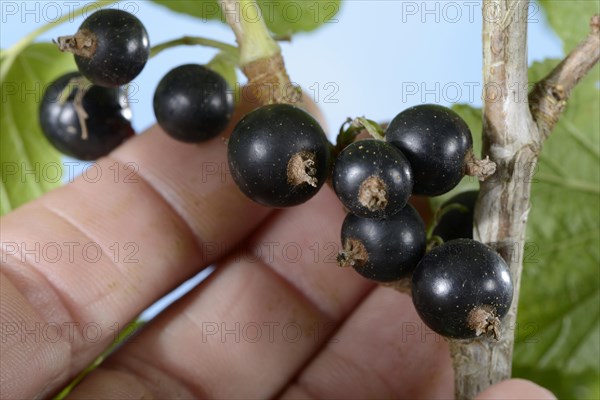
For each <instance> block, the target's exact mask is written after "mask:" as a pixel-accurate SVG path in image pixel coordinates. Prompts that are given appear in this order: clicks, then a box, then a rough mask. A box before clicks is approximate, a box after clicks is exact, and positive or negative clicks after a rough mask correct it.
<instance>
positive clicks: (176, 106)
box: [154, 64, 233, 143]
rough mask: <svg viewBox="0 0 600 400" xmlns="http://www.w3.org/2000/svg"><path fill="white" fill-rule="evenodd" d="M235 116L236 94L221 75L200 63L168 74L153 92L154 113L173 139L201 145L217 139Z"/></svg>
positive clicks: (188, 65) (173, 70) (184, 66)
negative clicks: (233, 114)
mask: <svg viewBox="0 0 600 400" xmlns="http://www.w3.org/2000/svg"><path fill="white" fill-rule="evenodd" d="M232 113H233V92H232V91H231V89H230V88H229V85H228V84H227V82H226V81H225V79H223V77H222V76H221V75H219V74H218V73H216V72H214V71H212V70H210V69H208V68H206V67H204V66H202V65H197V64H186V65H181V66H179V67H177V68H174V69H172V70H171V71H169V73H167V75H165V76H164V77H163V78H162V79H161V81H160V83H159V84H158V87H157V88H156V91H155V92H154V114H155V115H156V120H157V121H158V123H159V125H160V126H161V127H162V128H163V129H164V130H165V132H167V133H168V134H169V135H170V136H171V137H173V138H175V139H177V140H180V141H182V142H189V143H194V142H202V141H205V140H208V139H211V138H213V137H215V136H217V135H218V134H219V133H221V131H223V129H225V127H226V126H227V123H228V122H229V119H230V118H231V114H232Z"/></svg>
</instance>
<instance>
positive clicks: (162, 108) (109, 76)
mask: <svg viewBox="0 0 600 400" xmlns="http://www.w3.org/2000/svg"><path fill="white" fill-rule="evenodd" d="M57 44H58V46H59V49H60V50H62V51H69V52H71V53H73V54H74V57H75V62H76V64H77V67H78V69H79V72H71V73H68V74H65V75H63V76H61V77H59V78H58V79H57V80H55V81H54V82H52V83H51V84H50V85H49V87H48V88H47V89H46V91H45V93H44V96H43V99H42V102H41V106H40V125H41V127H42V131H43V132H44V134H45V136H46V137H47V138H48V140H49V141H50V143H51V144H52V145H54V147H56V148H57V149H58V150H59V151H61V152H62V153H63V154H66V155H68V156H71V157H75V158H79V159H82V160H95V159H98V158H100V157H102V156H105V155H107V154H108V153H110V152H111V151H112V150H114V149H115V148H116V147H117V146H119V145H120V144H121V143H122V142H123V141H124V140H126V139H127V138H129V137H130V136H133V134H134V131H133V129H132V127H131V110H130V108H129V104H128V99H127V96H126V87H125V86H123V85H127V84H128V83H130V82H131V81H132V80H133V79H134V78H135V77H136V76H138V74H139V73H140V72H141V71H142V69H143V68H144V66H145V65H146V62H147V61H148V57H149V55H150V42H149V40H148V33H147V32H146V29H145V28H144V25H143V24H142V23H141V22H140V21H139V20H138V19H137V18H136V17H135V16H133V15H131V14H129V13H127V12H125V11H121V10H114V9H103V10H100V11H97V12H95V13H93V14H92V15H90V16H89V17H88V18H86V19H85V21H84V22H83V23H82V24H81V26H80V27H79V29H78V30H77V32H76V33H75V34H74V35H72V36H62V37H59V38H58V40H57ZM233 105H234V104H233V92H232V90H231V89H230V87H229V85H228V84H227V82H226V81H225V79H224V78H223V77H222V76H221V75H219V74H218V73H216V72H214V71H212V70H210V69H209V68H207V67H205V66H202V65H195V64H188V65H182V66H179V67H177V68H174V69H173V70H171V71H170V72H169V73H167V74H166V75H165V76H164V77H163V78H162V80H161V81H160V83H159V85H158V87H157V88H156V91H155V94H154V113H155V115H156V119H157V122H158V123H159V125H160V126H161V127H162V128H163V130H164V131H165V132H166V133H167V134H168V135H170V136H171V137H173V138H175V139H177V140H180V141H183V142H189V143H197V142H202V141H205V140H208V139H211V138H213V137H215V136H217V135H218V134H219V133H220V132H221V131H222V130H223V129H224V128H225V126H226V125H227V123H228V122H229V119H230V118H231V114H232V112H233Z"/></svg>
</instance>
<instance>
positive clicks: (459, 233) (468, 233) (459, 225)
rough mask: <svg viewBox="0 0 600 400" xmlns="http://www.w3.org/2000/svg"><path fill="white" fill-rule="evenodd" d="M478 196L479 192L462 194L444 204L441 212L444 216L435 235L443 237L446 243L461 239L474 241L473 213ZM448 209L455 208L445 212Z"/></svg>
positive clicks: (437, 226) (473, 191)
mask: <svg viewBox="0 0 600 400" xmlns="http://www.w3.org/2000/svg"><path fill="white" fill-rule="evenodd" d="M478 195H479V191H477V190H471V191H468V192H462V193H460V194H457V195H456V196H454V197H452V198H451V199H449V200H448V201H446V202H445V203H444V204H442V206H441V207H440V210H442V212H443V214H442V216H441V218H440V219H439V221H438V222H437V225H436V226H435V228H434V230H433V234H434V235H435V236H439V237H441V238H442V239H443V240H444V242H448V241H450V240H454V239H460V238H465V239H473V213H474V212H475V202H476V201H477V196H478ZM447 207H455V208H453V209H450V210H448V211H443V210H444V209H446V208H447Z"/></svg>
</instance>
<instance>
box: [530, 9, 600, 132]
mask: <svg viewBox="0 0 600 400" xmlns="http://www.w3.org/2000/svg"><path fill="white" fill-rule="evenodd" d="M598 60H600V15H594V16H593V17H592V18H591V20H590V33H589V35H588V36H587V37H586V38H585V39H584V40H583V41H582V42H581V43H580V44H579V45H578V46H577V47H576V48H575V49H574V50H573V51H571V53H569V55H567V57H566V58H565V59H564V60H563V61H562V62H561V63H560V64H558V65H557V66H556V68H554V70H552V72H550V74H549V75H548V76H546V77H545V78H544V79H542V80H541V81H540V82H538V83H537V84H536V85H535V86H534V88H533V90H532V91H531V94H530V95H529V108H530V109H531V113H532V115H533V119H534V120H535V122H536V123H537V125H538V129H539V134H540V137H539V142H540V144H541V143H542V142H543V141H544V140H546V139H547V138H548V136H550V133H551V132H552V129H553V128H554V126H555V125H556V123H557V122H558V119H559V118H560V115H561V114H562V112H563V110H564V108H565V105H566V104H567V100H568V99H569V97H570V95H571V91H572V90H573V88H574V87H575V86H576V85H577V83H579V81H580V80H581V79H582V78H583V77H584V76H585V75H586V74H587V73H588V72H589V71H590V70H591V69H592V68H593V67H594V65H596V64H597V63H598Z"/></svg>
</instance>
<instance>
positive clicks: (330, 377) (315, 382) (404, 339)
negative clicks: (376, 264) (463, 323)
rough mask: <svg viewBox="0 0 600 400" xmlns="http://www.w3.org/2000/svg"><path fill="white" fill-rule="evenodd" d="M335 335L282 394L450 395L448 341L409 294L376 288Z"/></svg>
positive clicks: (351, 396) (349, 396)
mask: <svg viewBox="0 0 600 400" xmlns="http://www.w3.org/2000/svg"><path fill="white" fill-rule="evenodd" d="M334 337H335V341H332V342H330V343H328V345H327V346H326V347H325V348H324V349H323V350H322V351H321V352H320V353H319V355H318V356H317V357H315V359H314V360H313V361H312V362H311V363H310V364H309V365H307V366H306V368H305V369H304V370H303V371H302V372H301V373H300V374H299V375H298V377H297V379H296V380H295V381H294V382H292V383H291V385H290V386H289V387H288V389H287V390H286V392H285V393H284V394H283V395H282V398H284V399H295V398H314V399H331V398H347V399H365V398H407V399H414V398H427V399H433V398H452V396H453V372H452V363H451V359H450V355H449V353H448V346H447V344H446V342H445V340H443V339H442V338H441V337H439V336H438V335H436V334H435V333H434V332H432V331H431V330H429V329H428V328H427V327H425V326H424V325H423V323H422V322H421V321H420V319H419V317H418V315H417V314H416V312H415V310H414V307H413V305H412V301H411V299H410V297H408V296H406V295H404V294H400V293H398V292H396V291H395V290H393V289H390V288H378V289H376V290H375V291H373V292H372V293H371V294H370V295H369V297H368V298H367V299H366V300H365V301H364V302H363V303H362V304H361V305H360V307H359V308H358V309H357V310H356V311H355V312H354V313H353V314H352V316H351V317H350V318H349V319H348V320H347V321H346V323H345V324H344V325H343V326H342V327H341V328H340V329H339V330H338V331H337V332H336V333H335V335H334Z"/></svg>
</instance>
